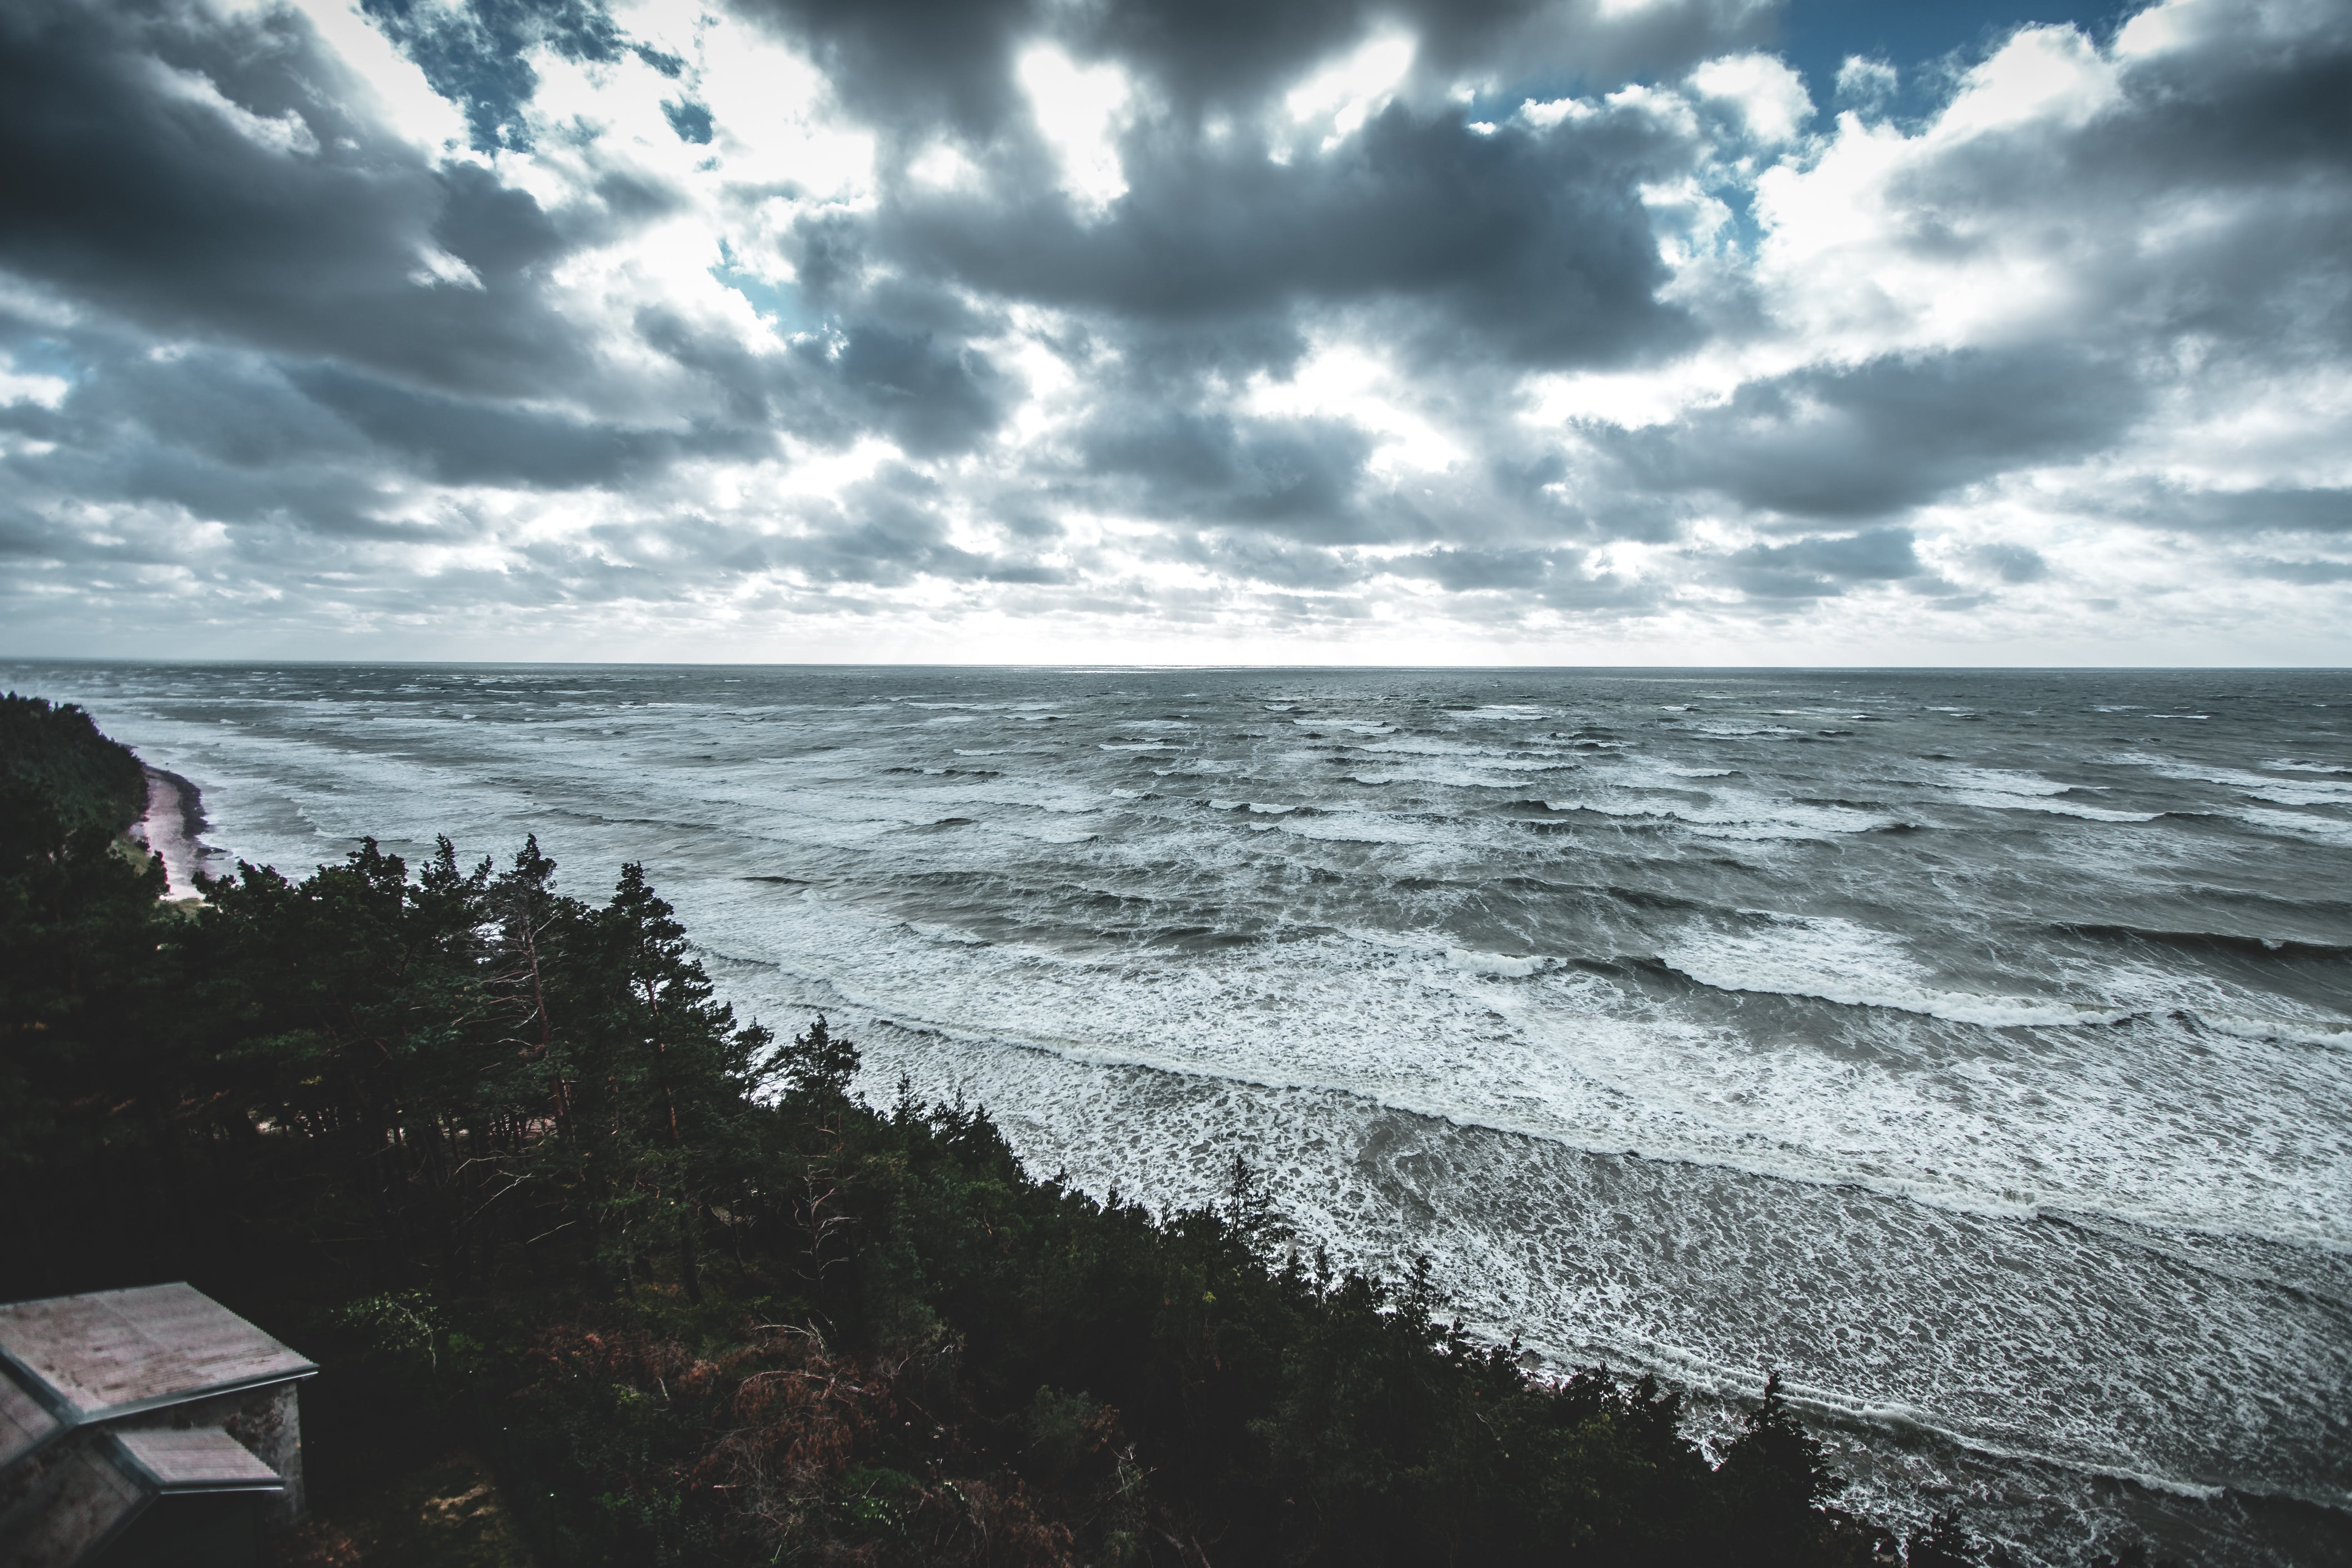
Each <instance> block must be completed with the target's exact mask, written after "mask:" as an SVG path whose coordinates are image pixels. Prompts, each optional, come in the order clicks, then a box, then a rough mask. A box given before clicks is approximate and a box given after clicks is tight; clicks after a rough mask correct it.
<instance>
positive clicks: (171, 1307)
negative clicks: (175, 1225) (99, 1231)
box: [0, 1283, 319, 1424]
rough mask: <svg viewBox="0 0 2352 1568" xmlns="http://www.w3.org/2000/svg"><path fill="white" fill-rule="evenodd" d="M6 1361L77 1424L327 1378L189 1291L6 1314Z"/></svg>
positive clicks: (25, 1304) (26, 1306)
mask: <svg viewBox="0 0 2352 1568" xmlns="http://www.w3.org/2000/svg"><path fill="white" fill-rule="evenodd" d="M0 1356H5V1357H6V1358H7V1360H8V1362H9V1363H10V1364H11V1365H12V1366H13V1367H14V1369H15V1370H16V1372H17V1373H19V1374H20V1375H22V1376H23V1377H24V1378H25V1380H26V1383H27V1384H29V1385H30V1386H31V1387H32V1391H33V1393H34V1394H36V1396H37V1397H41V1398H43V1399H44V1400H45V1402H46V1403H48V1404H49V1405H51V1406H52V1408H53V1409H54V1411H55V1413H56V1414H57V1415H58V1416H60V1417H61V1418H63V1419H64V1420H65V1421H66V1422H68V1424H79V1423H80V1422H84V1421H96V1420H103V1419H105V1418H107V1417H109V1416H113V1415H128V1414H130V1413H131V1412H133V1411H139V1410H148V1409H153V1408H155V1407H157V1406H160V1405H177V1404H180V1403H181V1402H183V1401H185V1400H190V1399H200V1398H203V1397H204V1396H205V1395H206V1394H225V1393H227V1392H229V1391H230V1390H233V1389H238V1388H250V1387H254V1386H257V1385H259V1384H269V1383H283V1382H285V1381H286V1380H288V1379H289V1378H296V1377H308V1376H310V1374H311V1373H315V1372H317V1371H318V1370H319V1369H318V1367H317V1366H315V1365H314V1364H312V1363H310V1362H309V1361H307V1360H305V1359H304V1358H303V1357H301V1356H299V1355H297V1354H295V1353H294V1352H292V1351H290V1350H288V1349H287V1348H286V1347H285V1346H284V1345H282V1344H279V1343H278V1342H277V1341H276V1340H274V1339H271V1338H270V1337H269V1336H268V1334H265V1333H263V1332H262V1331H260V1330H259V1329H257V1328H255V1327H254V1326H253V1325H252V1324H251V1323H248V1322H247V1321H245V1320H244V1319H243V1318H240V1317H238V1316H237V1315H236V1313H235V1312H232V1311H230V1310H228V1309H227V1308H226V1307H224V1306H222V1305H221V1304H220V1303H219V1302H217V1301H215V1300H213V1299H212V1298H211V1297H209V1296H207V1295H205V1293H204V1292H203V1291H201V1290H198V1289H195V1288H194V1286H191V1285H188V1284H185V1283H181V1284H174V1285H145V1286H142V1287H140V1288H139V1289H132V1290H103V1291H100V1292H99V1293H98V1294H96V1295H91V1296H57V1297H52V1298H51V1299H49V1300H46V1301H18V1302H15V1303H13V1304H11V1305H8V1306H0Z"/></svg>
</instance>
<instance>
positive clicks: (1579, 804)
mask: <svg viewBox="0 0 2352 1568" xmlns="http://www.w3.org/2000/svg"><path fill="white" fill-rule="evenodd" d="M1544 805H1545V806H1546V807H1547V808H1549V809H1550V810H1552V811H1590V812H1594V813H1597V814H1598V815H1601V816H1619V817H1654V818H1657V819H1660V820H1664V821H1673V822H1679V823H1681V824H1683V825H1684V826H1687V827H1688V828H1690V829H1691V831H1693V832H1695V833H1698V834H1701V835H1704V836H1706V837H1718V838H1741V839H1751V840H1761V839H1773V838H1829V837H1835V836H1837V835H1840V834H1846V833H1869V832H1873V831H1874V830H1877V829H1881V828H1886V827H1892V826H1895V819H1894V818H1893V817H1891V816H1878V815H1876V814H1874V813H1872V812H1867V811H1856V810H1854V809H1853V808H1852V807H1851V806H1843V805H1805V804H1802V803H1801V802H1798V801H1789V800H1769V799H1765V798H1763V797H1761V796H1757V795H1733V794H1726V795H1719V796H1717V797H1715V798H1713V799H1711V800H1709V801H1708V802H1707V803H1706V804H1705V805H1693V804H1691V803H1689V802H1686V801H1651V800H1641V799H1637V798H1629V797H1627V796H1624V795H1615V796H1609V795H1595V796H1589V797H1585V798H1582V799H1575V800H1547V801H1545V802H1544Z"/></svg>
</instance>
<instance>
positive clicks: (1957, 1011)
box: [1658, 917, 2137, 1029]
mask: <svg viewBox="0 0 2352 1568" xmlns="http://www.w3.org/2000/svg"><path fill="white" fill-rule="evenodd" d="M1658 958H1659V961H1660V962H1661V963H1664V964H1665V965H1667V966H1668V967H1669V968H1671V969H1673V970H1675V971H1676V972H1677V973H1682V974H1685V975H1687V976H1688V977H1689V978H1691V979H1693V980H1696V981H1697V982H1698V983H1699V984H1702V985H1708V986H1712V987H1714V988H1715V989H1716V990H1718V991H1745V992H1752V993H1760V994H1768V995H1780V996H1805V997H1811V998H1813V999H1815V1000H1818V1001H1822V1002H1834V1003H1836V1004H1838V1005H1840V1006H1846V1007H1883V1008H1889V1009H1892V1010H1894V1011H1896V1012H1903V1013H1916V1014H1919V1015H1921V1016H1927V1017H1933V1018H1941V1019H1944V1020H1945V1021H1947V1022H1948V1023H1955V1024H1973V1025H1977V1026H1979V1027H1983V1028H1989V1029H2003V1028H2015V1027H2020V1026H2042V1027H2053V1026H2075V1025H2097V1024H2114V1023H2117V1022H2120V1021H2121V1020H2122V1019H2124V1018H2126V1017H2129V1016H2132V1015H2133V1013H2134V1012H2136V1011H2137V1009H2134V1008H2127V1007H2126V1008H2118V1007H2113V1006H2102V1005H2096V1004H2090V1003H2081V1002H2070V1001H2065V1000H2063V999H2060V998H2054V997H2038V996H1999V995H1984V994H1976V993H1971V992H1963V991H1951V990H1947V989H1944V988H1941V987H1938V986H1936V985H1933V984H1929V983H1928V980H1927V970H1926V968H1925V967H1924V966H1923V965H1921V964H1920V963H1918V962H1917V961H1916V959H1914V958H1912V957H1911V955H1910V954H1909V952H1907V951H1906V949H1905V947H1904V945H1903V943H1902V942H1901V941H1900V939H1898V938H1896V937H1895V936H1893V935H1891V934H1889V933H1887V932H1885V931H1873V930H1870V929H1869V928H1867V927H1865V926H1862V925H1858V924H1855V923H1854V922H1853V921H1844V920H1835V919H1810V920H1807V919H1788V918H1785V917H1772V918H1771V921H1770V923H1769V925H1768V926H1767V927H1766V928H1765V929H1763V930H1761V931H1724V930H1720V929H1708V928H1706V927H1700V928H1695V929H1693V930H1691V931H1687V932H1685V935H1684V937H1683V938H1682V939H1681V940H1680V941H1679V942H1675V943H1674V944H1673V945H1671V946H1668V947H1666V948H1664V950H1662V951H1661V952H1659V954H1658Z"/></svg>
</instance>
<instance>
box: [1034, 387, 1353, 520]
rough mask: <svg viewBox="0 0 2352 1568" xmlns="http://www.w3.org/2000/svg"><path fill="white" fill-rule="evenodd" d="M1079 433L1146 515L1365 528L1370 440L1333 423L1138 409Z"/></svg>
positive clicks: (1098, 465) (1084, 449)
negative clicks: (1360, 506) (1359, 496)
mask: <svg viewBox="0 0 2352 1568" xmlns="http://www.w3.org/2000/svg"><path fill="white" fill-rule="evenodd" d="M1127 412H1128V414H1129V417H1128V418H1127V419H1126V420H1123V421H1120V422H1117V423H1113V422H1109V421H1098V422H1097V423H1095V424H1092V425H1090V426H1087V428H1086V429H1085V430H1084V431H1083V432H1082V434H1081V435H1080V436H1079V437H1078V447H1079V450H1080V452H1081V454H1082V456H1083V458H1084V460H1085V462H1086V464H1087V467H1088V468H1090V469H1092V470H1093V471H1094V472H1095V473H1096V474H1097V475H1109V476H1113V477H1114V478H1115V479H1116V480H1117V481H1118V483H1116V484H1114V485H1113V486H1112V487H1110V489H1109V495H1110V496H1111V497H1112V498H1116V499H1118V500H1123V501H1124V502H1125V503H1126V505H1127V506H1129V507H1130V508H1132V509H1133V510H1138V511H1140V512H1143V513H1144V514H1146V515H1153V516H1166V517H1174V518H1188V519H1198V520H1199V521H1202V522H1205V523H1247V524H1254V525H1257V526H1261V527H1265V528H1268V529H1271V530H1273V531H1278V532H1284V533H1289V534H1294V535H1298V536H1301V537H1308V538H1314V539H1317V540H1318V541H1320V542H1327V543H1328V542H1336V541H1338V540H1340V539H1346V538H1353V537H1356V536H1357V535H1358V533H1359V531H1360V524H1359V522H1358V510H1357V506H1356V493H1357V490H1358V488H1359V485H1360V481H1361V477H1362V469H1363V465H1364V459H1365V457H1366V455H1367V453H1368V451H1369V443H1368V442H1367V441H1366V440H1365V438H1364V434H1363V432H1362V431H1360V430H1359V429H1357V428H1356V427H1355V426H1352V425H1346V424H1341V423H1339V422H1338V421H1334V420H1315V419H1248V418H1236V417H1234V416H1232V415H1231V414H1228V413H1226V412H1225V411H1224V410H1223V409H1196V410H1192V411H1183V410H1176V409H1148V408H1136V409H1130V410H1129V411H1127Z"/></svg>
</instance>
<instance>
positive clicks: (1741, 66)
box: [1690, 54, 1813, 144]
mask: <svg viewBox="0 0 2352 1568" xmlns="http://www.w3.org/2000/svg"><path fill="white" fill-rule="evenodd" d="M1690 85H1691V88H1692V89H1693V90H1694V91H1696V92H1697V93H1698V94H1699V96H1701V97H1702V98H1712V99H1717V100H1721V101H1723V102H1726V103H1728V104H1731V105H1732V106H1733V107H1735V108H1736V109H1738V111H1739V115H1740V118H1741V120H1742V121H1745V122H1746V124H1747V126H1748V134H1749V135H1751V136H1753V137H1755V138H1756V139H1757V140H1758V141H1759V142H1769V143H1775V144H1777V143H1780V142H1793V141H1795V140H1796V138H1797V136H1798V135H1799V133H1801V132H1802V131H1803V130H1804V127H1805V121H1809V120H1811V118H1812V117H1813V100H1812V99H1811V97H1810V96H1809V95H1808V94H1807V93H1806V91H1805V79H1804V78H1802V77H1801V76H1799V75H1798V74H1797V73H1796V72H1795V71H1793V70H1791V69H1790V68H1789V67H1788V65H1787V64H1786V63H1785V62H1783V61H1781V60H1780V59H1778V58H1774V57H1773V56H1771V55H1757V54H1748V55H1727V56H1726V57H1725V58H1722V59H1717V60H1709V61H1707V62H1706V64H1705V65H1702V66H1700V67H1699V68H1697V69H1696V70H1695V71H1693V72H1691V73H1690Z"/></svg>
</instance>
